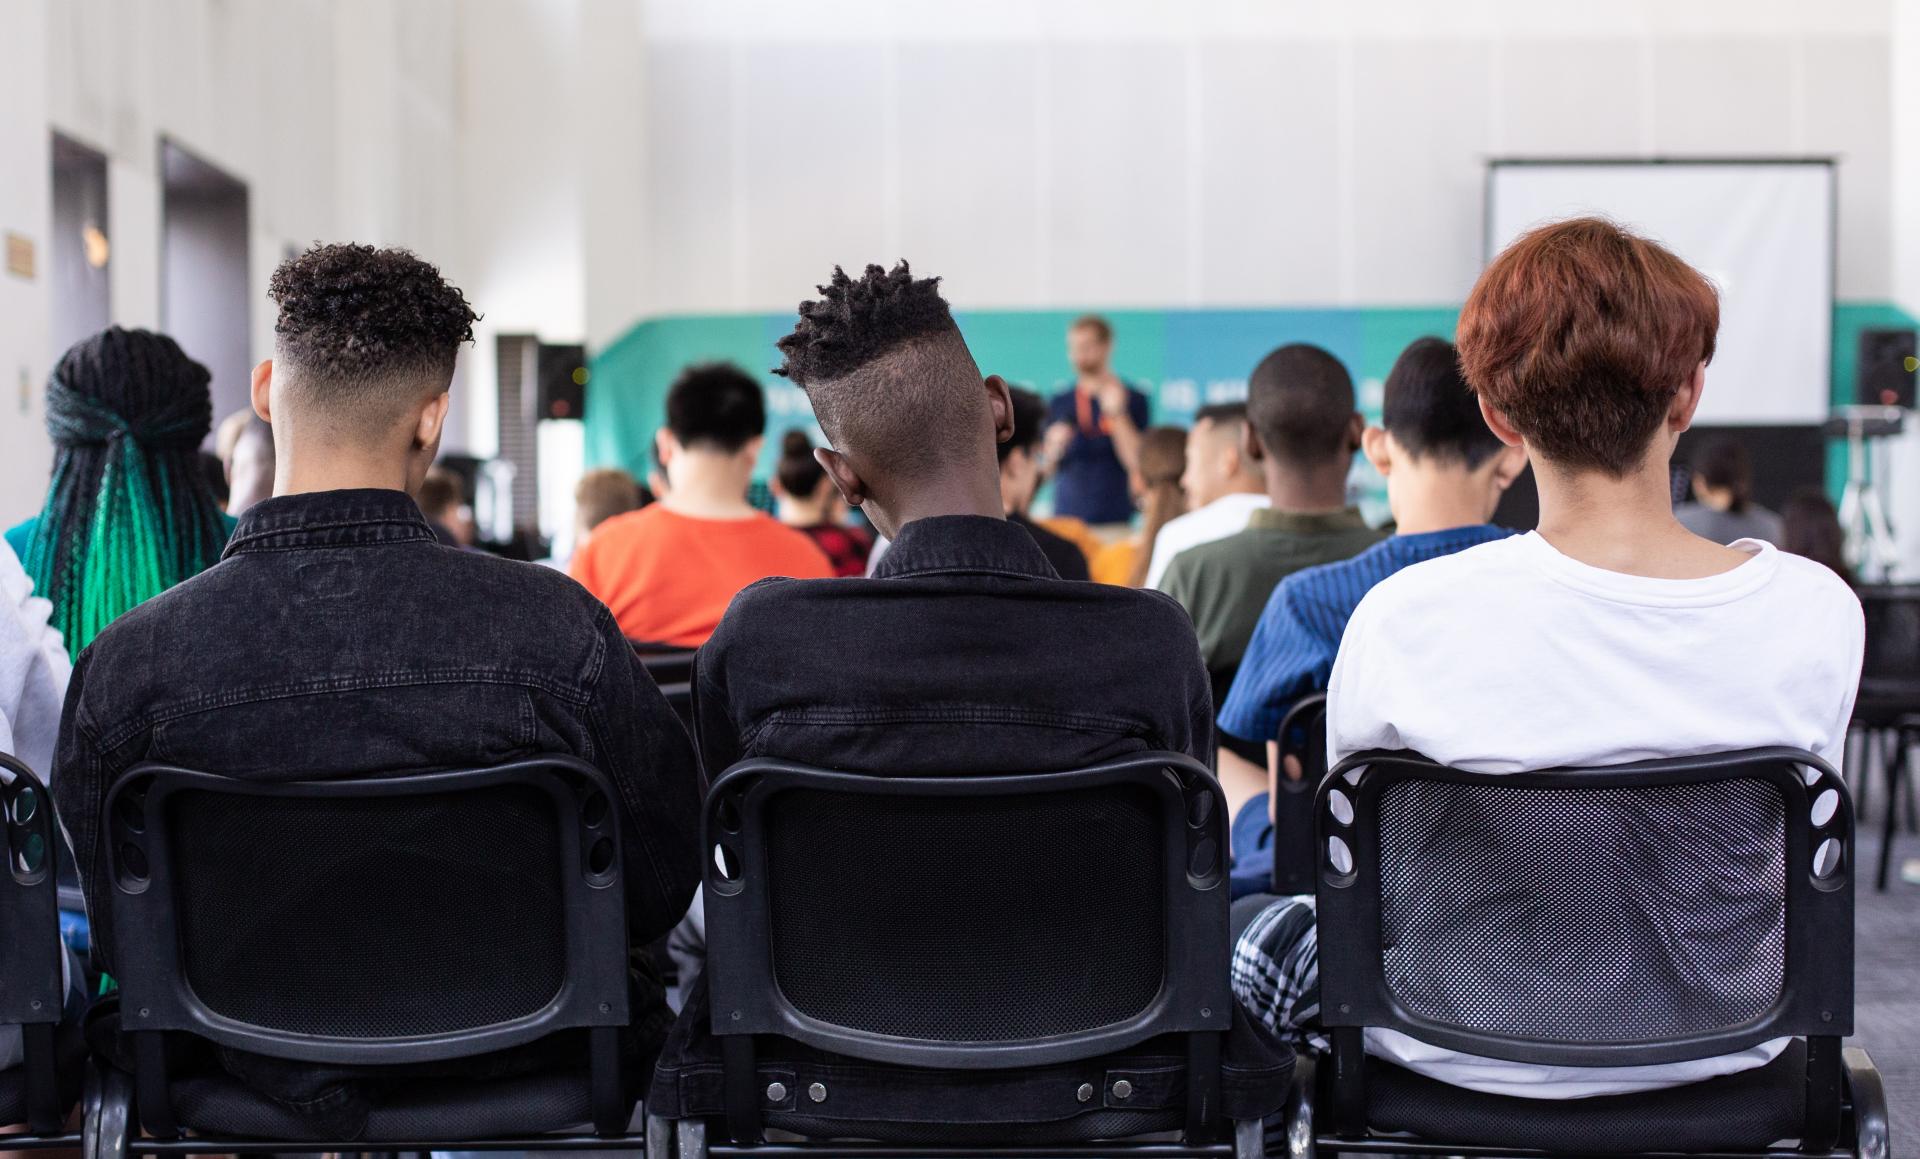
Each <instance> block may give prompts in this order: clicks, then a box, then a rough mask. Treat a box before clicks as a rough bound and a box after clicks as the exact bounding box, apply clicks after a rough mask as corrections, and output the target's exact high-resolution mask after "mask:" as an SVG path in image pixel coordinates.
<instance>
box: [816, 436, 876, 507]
mask: <svg viewBox="0 0 1920 1159" xmlns="http://www.w3.org/2000/svg"><path fill="white" fill-rule="evenodd" d="M813 461H814V462H816V463H818V464H820V466H821V469H823V470H824V471H826V473H827V478H829V479H831V480H833V489H834V490H835V491H838V492H840V498H842V499H845V500H846V501H847V506H849V507H858V506H860V505H861V504H862V503H865V502H866V501H867V483H866V480H864V479H862V478H861V477H860V474H859V472H857V471H855V470H854V469H853V464H852V463H849V462H847V457H846V456H845V455H843V454H841V453H840V452H839V451H836V450H834V449H833V448H831V447H815V448H814V449H813Z"/></svg>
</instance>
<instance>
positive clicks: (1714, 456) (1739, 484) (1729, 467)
mask: <svg viewBox="0 0 1920 1159" xmlns="http://www.w3.org/2000/svg"><path fill="white" fill-rule="evenodd" d="M1693 473H1694V475H1695V476H1696V477H1698V478H1699V479H1700V481H1701V482H1703V483H1705V484H1706V485H1707V486H1709V487H1711V488H1713V489H1714V490H1716V491H1725V492H1726V493H1727V494H1728V496H1729V497H1730V498H1731V499H1732V503H1731V504H1729V505H1728V508H1727V510H1729V511H1732V512H1734V513H1735V514H1738V513H1740V512H1742V511H1745V510H1746V509H1747V504H1749V503H1751V502H1753V460H1752V458H1751V457H1749V456H1748V454H1747V448H1746V447H1745V446H1744V445H1743V444H1741V443H1740V442H1738V441H1737V440H1734V439H1730V438H1727V437H1726V436H1724V435H1721V436H1717V437H1715V438H1713V439H1710V440H1708V441H1707V442H1706V444H1705V445H1704V446H1702V447H1701V448H1700V451H1699V453H1698V454H1697V455H1695V456H1694V460H1693Z"/></svg>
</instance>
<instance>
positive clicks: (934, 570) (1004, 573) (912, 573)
mask: <svg viewBox="0 0 1920 1159" xmlns="http://www.w3.org/2000/svg"><path fill="white" fill-rule="evenodd" d="M882 562H885V561H884V559H883V560H882ZM936 575H991V576H999V577H1000V578H1002V579H1024V580H1043V579H1046V578H1048V577H1046V576H1044V575H1039V574H1036V573H1034V572H1031V571H1026V570H1023V569H1020V568H1014V567H995V566H993V565H991V564H979V563H955V564H938V565H930V566H924V567H912V566H909V567H907V568H904V569H902V570H900V571H894V572H887V573H886V574H884V575H878V576H875V577H874V578H875V579H889V580H893V579H920V578H922V577H924V576H936Z"/></svg>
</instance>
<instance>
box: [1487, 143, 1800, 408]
mask: <svg viewBox="0 0 1920 1159" xmlns="http://www.w3.org/2000/svg"><path fill="white" fill-rule="evenodd" d="M1833 197H1834V193H1833V166H1832V165H1831V164H1829V163H1827V162H1825V161H1777V162H1776V161H1762V162H1746V161H1739V162H1732V161H1728V162H1718V161H1704V162H1693V161H1649V162H1612V161H1608V162H1596V161H1584V162H1583V161H1566V162H1563V161H1540V162H1534V161H1517V162H1516V161H1496V162H1494V164H1493V167H1492V170H1491V173H1490V175H1489V178H1488V189H1487V198H1488V204H1487V255H1488V256H1489V257H1492V255H1494V254H1496V253H1498V252H1499V251H1500V250H1501V249H1503V248H1505V247H1506V245H1507V244H1508V243H1509V242H1511V241H1512V240H1513V239H1514V238H1515V237H1517V236H1519V235H1520V234H1522V233H1524V232H1526V231H1527V230H1528V229H1530V228H1532V227H1533V226H1536V225H1539V224H1541V223H1543V222H1549V221H1558V220H1560V219H1562V218H1567V217H1576V216H1579V215H1581V214H1589V213H1598V214H1603V215H1605V216H1607V217H1610V218H1612V219H1614V220H1615V221H1618V222H1620V223H1621V224H1622V225H1625V226H1627V227H1628V228H1630V229H1632V230H1633V231H1634V232H1636V233H1640V234H1644V235H1646V236H1648V237H1651V238H1654V239H1656V240H1658V241H1659V242H1660V243H1661V244H1663V245H1665V246H1666V247H1667V248H1669V249H1671V250H1673V252H1675V253H1677V254H1679V255H1680V256H1681V257H1682V258H1683V259H1685V260H1686V261H1687V262H1688V263H1690V264H1691V265H1692V266H1693V267H1694V268H1695V269H1698V270H1699V271H1700V272H1702V273H1704V274H1706V275H1707V277H1709V278H1711V279H1712V280H1713V283H1714V284H1715V285H1716V286H1718V287H1719V288H1720V336H1719V342H1718V347H1717V349H1716V351H1715V353H1714V356H1713V363H1712V365H1710V366H1709V367H1707V389H1706V395H1705V397H1704V398H1703V399H1702V400H1701V404H1700V413H1699V417H1698V418H1697V419H1696V420H1695V421H1696V422H1698V423H1701V424H1708V425H1710V424H1727V425H1748V424H1765V423H1818V422H1821V421H1823V420H1825V418H1826V417H1827V413H1828V410H1829V379H1830V378H1831V375H1832V369H1831V366H1832V363H1831V347H1832V345H1833V247H1834V237H1833V229H1834V210H1833Z"/></svg>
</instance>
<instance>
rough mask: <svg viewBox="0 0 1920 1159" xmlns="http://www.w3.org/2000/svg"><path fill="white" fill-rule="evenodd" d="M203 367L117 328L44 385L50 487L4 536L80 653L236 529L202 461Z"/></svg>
mask: <svg viewBox="0 0 1920 1159" xmlns="http://www.w3.org/2000/svg"><path fill="white" fill-rule="evenodd" d="M208 379H209V375H208V373H207V368H206V367H204V366H202V365H200V364H199V363H198V362H195V361H194V360H193V359H191V358H189V357H187V355H186V353H185V352H184V351H182V350H181V349H180V346H179V344H178V343H176V342H174V340H173V339H171V338H168V337H166V336H165V335H163V334H153V333H149V332H148V331H145V330H123V329H121V328H120V327H118V326H112V327H109V328H107V329H105V330H102V331H101V332H100V333H98V334H95V335H93V336H92V337H90V338H86V339H84V340H82V341H80V342H78V343H76V344H75V345H74V346H73V348H72V349H70V350H68V351H67V352H66V354H64V355H62V356H61V358H60V361H59V363H58V364H56V365H55V366H54V368H53V374H52V375H51V376H50V377H49V378H48V380H47V433H48V434H50V435H51V436H52V437H53V444H54V448H55V454H54V460H53V480H52V482H51V483H50V484H49V486H48V487H47V498H46V503H45V505H44V506H43V507H42V509H41V512H40V514H39V515H37V516H35V517H34V518H32V519H29V520H27V521H26V522H25V523H22V524H20V525H19V526H17V527H14V528H12V529H10V530H9V531H8V532H7V533H6V539H7V543H8V545H9V546H11V547H12V548H13V550H14V554H16V555H18V556H19V557H20V560H21V562H22V563H23V564H24V565H25V567H26V570H27V574H28V575H29V576H30V577H32V579H33V584H34V588H35V589H36V590H37V591H38V592H39V593H40V595H41V596H42V597H44V598H45V599H47V600H49V601H50V602H51V603H52V604H53V618H52V626H53V627H54V628H56V629H58V630H59V632H60V633H61V635H63V636H64V637H66V641H67V647H68V648H69V649H70V650H71V651H72V652H73V653H74V654H75V655H78V654H79V652H80V651H81V650H82V649H84V648H85V647H86V646H87V645H88V644H89V643H91V642H92V641H93V638H94V637H95V636H97V635H99V634H100V631H101V629H103V628H105V627H106V626H107V625H108V624H110V623H112V622H113V621H114V620H115V619H116V618H118V617H119V616H120V615H122V614H124V613H125V612H126V611H128V610H129V609H131V608H132V607H134V605H136V604H139V603H141V602H142V601H145V600H148V599H151V598H152V597H154V596H156V595H159V594H160V593H161V592H163V591H165V590H166V589H168V588H170V587H172V586H173V585H174V584H177V583H179V582H180V581H181V580H183V579H186V578H187V577H189V576H192V575H196V574H198V573H199V572H201V571H204V570H205V569H206V568H208V567H211V566H212V565H213V564H214V563H215V562H217V561H218V560H219V558H220V552H221V550H222V549H224V548H225V547H226V544H227V537H228V536H229V535H231V534H232V532H233V527H234V521H233V520H232V519H229V518H228V517H227V516H226V514H225V513H223V512H222V511H221V510H220V504H219V503H218V502H217V501H216V500H215V498H214V496H213V492H212V491H211V490H210V489H209V488H208V487H207V483H206V479H205V477H204V475H203V474H202V473H201V471H200V467H199V461H198V452H199V447H200V443H201V440H203V439H205V438H206V437H207V432H208V430H209V429H211V426H212V421H213V402H212V399H211V397H210V396H209V394H208V392H207V382H208Z"/></svg>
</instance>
